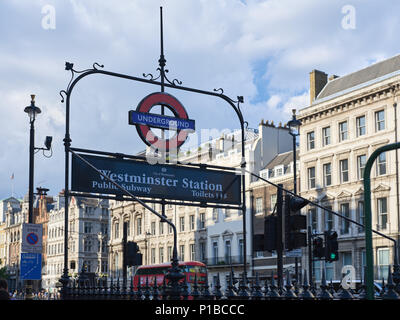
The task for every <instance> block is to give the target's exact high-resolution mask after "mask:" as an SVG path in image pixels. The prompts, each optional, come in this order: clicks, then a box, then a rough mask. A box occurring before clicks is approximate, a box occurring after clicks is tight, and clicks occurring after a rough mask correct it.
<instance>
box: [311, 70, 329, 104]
mask: <svg viewBox="0 0 400 320" xmlns="http://www.w3.org/2000/svg"><path fill="white" fill-rule="evenodd" d="M327 82H328V75H327V74H326V73H325V72H322V71H319V70H315V69H314V70H313V71H311V72H310V104H311V103H313V101H314V100H315V98H316V97H317V96H318V94H319V93H320V92H321V91H322V89H323V88H324V86H325V85H326V84H327Z"/></svg>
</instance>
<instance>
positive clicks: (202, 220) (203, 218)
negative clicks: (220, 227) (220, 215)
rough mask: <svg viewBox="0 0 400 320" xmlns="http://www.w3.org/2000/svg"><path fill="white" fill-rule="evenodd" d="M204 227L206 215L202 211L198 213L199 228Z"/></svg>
mask: <svg viewBox="0 0 400 320" xmlns="http://www.w3.org/2000/svg"><path fill="white" fill-rule="evenodd" d="M205 227H206V215H205V213H204V212H202V213H200V229H204V228H205Z"/></svg>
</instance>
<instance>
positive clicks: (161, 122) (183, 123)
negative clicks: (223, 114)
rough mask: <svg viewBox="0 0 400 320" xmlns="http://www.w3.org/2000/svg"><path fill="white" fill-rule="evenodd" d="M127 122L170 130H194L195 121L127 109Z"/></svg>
mask: <svg viewBox="0 0 400 320" xmlns="http://www.w3.org/2000/svg"><path fill="white" fill-rule="evenodd" d="M129 124H141V125H146V126H149V127H154V128H160V129H171V130H189V131H194V130H195V121H194V120H191V119H181V118H175V117H170V116H162V115H158V114H152V113H143V112H137V111H133V110H131V111H129Z"/></svg>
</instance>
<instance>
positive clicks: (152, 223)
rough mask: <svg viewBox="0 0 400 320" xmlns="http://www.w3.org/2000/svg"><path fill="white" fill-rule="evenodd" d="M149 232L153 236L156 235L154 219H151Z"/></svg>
mask: <svg viewBox="0 0 400 320" xmlns="http://www.w3.org/2000/svg"><path fill="white" fill-rule="evenodd" d="M150 230H151V231H150V232H151V235H153V236H155V235H156V222H155V221H152V222H151V227H150Z"/></svg>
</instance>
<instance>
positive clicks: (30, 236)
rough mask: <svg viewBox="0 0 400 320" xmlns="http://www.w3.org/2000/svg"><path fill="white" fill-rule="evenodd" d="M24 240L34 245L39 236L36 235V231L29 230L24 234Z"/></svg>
mask: <svg viewBox="0 0 400 320" xmlns="http://www.w3.org/2000/svg"><path fill="white" fill-rule="evenodd" d="M26 241H27V242H28V243H29V244H32V245H34V244H36V243H38V241H39V237H38V235H37V234H36V233H34V232H31V233H28V235H27V236H26Z"/></svg>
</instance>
